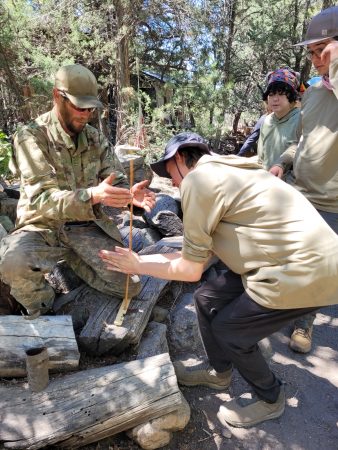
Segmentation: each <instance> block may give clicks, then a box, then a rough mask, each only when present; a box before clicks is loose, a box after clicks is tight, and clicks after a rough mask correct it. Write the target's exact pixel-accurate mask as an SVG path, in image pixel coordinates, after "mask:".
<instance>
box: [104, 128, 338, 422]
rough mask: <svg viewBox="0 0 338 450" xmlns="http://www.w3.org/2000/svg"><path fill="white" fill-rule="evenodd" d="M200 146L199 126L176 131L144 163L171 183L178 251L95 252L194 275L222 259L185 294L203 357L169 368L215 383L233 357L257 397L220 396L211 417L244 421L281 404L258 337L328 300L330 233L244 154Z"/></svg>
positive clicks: (335, 240)
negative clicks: (175, 194)
mask: <svg viewBox="0 0 338 450" xmlns="http://www.w3.org/2000/svg"><path fill="white" fill-rule="evenodd" d="M209 153H210V152H209V148H208V146H207V145H206V144H205V143H204V140H203V139H202V138H201V136H199V135H196V134H195V133H181V134H178V135H177V136H175V137H173V138H172V139H171V140H170V141H169V142H168V144H167V146H166V148H165V152H164V156H163V157H162V159H161V160H160V161H159V162H157V163H154V164H152V168H153V170H154V171H155V172H156V173H157V174H158V175H160V176H165V177H168V178H171V179H172V181H173V184H174V185H175V186H179V188H180V192H181V199H182V210H183V223H184V239H183V248H182V252H177V253H172V254H158V255H147V256H145V255H142V256H141V255H138V254H137V253H134V252H131V251H129V250H128V249H123V248H119V247H116V248H115V251H109V250H101V251H100V256H101V258H102V259H103V261H105V263H106V264H107V268H108V269H110V270H112V271H114V272H118V273H120V272H122V273H129V274H147V275H150V276H154V277H159V278H164V279H169V280H180V281H197V280H199V279H200V278H201V276H202V273H203V269H204V266H205V264H206V262H207V261H208V259H209V258H210V257H211V256H212V255H213V254H215V255H216V256H217V257H218V258H219V259H220V260H221V261H223V262H224V264H225V265H226V266H227V267H228V268H229V270H228V271H226V272H225V273H224V272H222V274H221V275H220V276H219V277H218V278H216V279H213V280H210V281H205V282H204V283H202V285H201V286H200V287H199V288H198V289H197V291H196V292H195V295H194V298H195V303H196V311H197V316H198V322H199V329H200V332H201V336H202V340H203V343H204V347H205V350H206V353H207V356H208V359H209V363H210V366H209V367H204V366H203V365H202V366H200V365H197V366H193V367H187V366H186V364H184V362H183V361H182V362H180V363H176V374H177V378H178V381H179V382H180V383H181V384H185V385H188V386H196V385H206V386H210V387H213V388H216V389H224V388H227V387H228V386H229V384H230V381H231V373H232V367H236V368H237V369H238V371H239V372H240V374H241V375H242V376H243V378H244V379H245V380H246V381H247V382H248V383H249V384H250V385H251V386H252V388H253V390H254V392H255V393H256V395H257V397H256V398H254V399H253V401H252V402H251V403H250V404H249V405H247V406H241V404H239V403H238V402H237V401H236V400H232V401H230V402H227V403H225V404H224V405H223V406H221V408H220V410H219V412H218V418H219V420H220V421H221V422H222V423H225V422H226V423H229V424H231V425H233V426H239V427H249V426H253V425H255V424H257V423H260V422H262V421H264V420H268V419H273V418H276V417H279V416H280V415H281V414H283V411H284V406H285V394H284V387H283V385H282V383H281V381H280V380H279V379H278V378H277V377H276V375H275V374H274V373H273V372H272V371H271V369H270V368H269V365H268V364H267V362H266V361H265V359H264V358H263V356H262V353H261V351H260V349H259V346H258V345H257V343H258V341H260V340H261V339H263V338H265V337H267V336H269V335H270V334H272V333H274V332H275V331H277V330H279V329H280V328H282V327H283V326H284V325H285V324H287V323H288V322H289V321H291V320H293V319H295V318H297V317H300V316H302V315H304V314H305V313H308V312H311V311H314V310H315V309H317V308H318V307H320V306H324V305H329V304H332V303H335V302H336V301H337V298H338V297H337V295H338V276H337V275H338V237H337V236H336V235H335V233H334V232H333V231H332V230H331V228H330V227H329V226H328V225H327V224H326V223H325V221H324V220H323V219H322V218H321V217H320V215H319V214H318V213H317V211H316V210H315V209H314V208H313V206H312V205H311V204H310V203H309V202H308V201H307V200H306V199H305V198H304V196H303V195H301V194H300V193H299V192H297V191H296V190H295V189H293V188H292V187H291V186H289V185H288V184H286V183H284V182H282V181H281V180H279V179H278V178H275V177H272V176H271V175H270V174H269V173H268V172H267V171H265V170H263V169H261V168H260V165H258V164H257V163H255V162H253V161H251V159H250V158H239V157H237V156H214V155H210V154H209ZM276 199H277V200H278V201H274V200H276ZM318 235H320V236H321V240H320V241H319V240H318ZM313 293H316V295H313Z"/></svg>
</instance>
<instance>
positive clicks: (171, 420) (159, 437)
mask: <svg viewBox="0 0 338 450" xmlns="http://www.w3.org/2000/svg"><path fill="white" fill-rule="evenodd" d="M189 420H190V406H189V404H188V403H187V401H186V400H185V398H184V397H183V395H182V406H181V407H180V408H179V409H177V410H176V411H174V412H172V413H170V414H167V415H164V416H162V417H159V418H158V419H153V420H150V421H149V422H146V423H144V424H141V425H139V426H137V427H135V428H133V429H131V430H129V431H127V435H128V436H129V437H130V438H131V439H133V440H134V441H135V442H137V444H138V445H139V446H140V447H141V448H143V449H146V450H153V449H156V448H161V447H163V446H165V445H167V444H169V442H170V440H171V438H172V433H173V432H174V431H179V430H183V428H184V427H185V426H186V425H187V423H188V422H189Z"/></svg>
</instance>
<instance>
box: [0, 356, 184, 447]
mask: <svg viewBox="0 0 338 450" xmlns="http://www.w3.org/2000/svg"><path fill="white" fill-rule="evenodd" d="M181 405H182V399H181V393H180V390H179V388H178V386H177V380H176V376H175V372H174V367H173V365H172V363H171V361H170V358H169V355H168V354H167V353H164V354H162V355H157V356H153V357H150V358H146V359H141V360H137V361H131V362H127V363H122V364H116V365H113V366H107V367H102V368H98V369H90V370H86V371H83V372H77V373H74V374H70V375H65V376H64V377H63V378H57V379H54V380H52V381H50V383H49V385H48V386H47V388H46V389H45V390H44V391H43V392H39V393H31V392H30V391H28V390H27V389H25V386H21V387H20V386H19V387H8V386H4V387H1V386H0V442H3V445H4V447H5V448H13V449H25V450H32V449H39V448H42V447H44V446H46V445H51V444H55V443H58V446H61V447H71V448H76V447H79V446H83V445H86V444H89V443H91V442H96V441H98V440H100V439H103V438H106V437H108V436H112V435H114V434H116V433H119V432H121V431H124V430H127V429H130V428H133V427H135V426H137V425H139V424H141V423H144V422H146V421H147V420H151V419H154V418H157V417H161V416H163V415H165V414H168V413H170V412H172V411H175V410H177V409H178V408H180V406H181Z"/></svg>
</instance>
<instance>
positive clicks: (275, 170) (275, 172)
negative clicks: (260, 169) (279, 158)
mask: <svg viewBox="0 0 338 450" xmlns="http://www.w3.org/2000/svg"><path fill="white" fill-rule="evenodd" d="M269 172H270V173H272V175H274V176H275V177H278V178H282V176H283V175H284V170H283V169H282V168H281V167H280V166H272V167H271V169H270V170H269Z"/></svg>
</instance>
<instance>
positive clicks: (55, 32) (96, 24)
mask: <svg viewBox="0 0 338 450" xmlns="http://www.w3.org/2000/svg"><path fill="white" fill-rule="evenodd" d="M333 4H334V2H331V1H326V0H324V1H323V0H321V1H316V0H270V1H269V2H266V1H263V0H250V1H248V0H133V1H131V0H109V1H107V0H82V1H79V0H2V1H1V3H0V92H1V94H0V95H1V98H0V175H2V176H3V177H6V176H8V168H7V163H8V158H9V155H10V152H11V138H12V136H13V133H14V132H15V130H16V129H17V127H18V126H20V125H22V124H23V123H27V122H28V121H29V120H31V119H34V118H35V117H36V116H37V115H39V114H41V113H43V112H46V111H47V110H48V109H50V107H51V106H52V96H51V92H52V88H53V77H54V74H55V72H56V71H57V69H58V68H59V67H60V66H61V65H64V64H73V63H80V64H83V65H85V66H86V67H88V68H89V69H90V70H91V71H92V72H93V73H94V74H95V75H96V77H97V79H98V82H99V87H100V98H101V100H102V102H103V104H104V110H103V111H101V112H100V114H96V115H95V116H94V117H93V122H94V124H95V125H97V126H99V127H100V128H101V129H102V131H103V132H104V133H105V134H106V136H107V137H108V138H109V140H110V142H111V143H112V144H113V145H115V144H125V143H128V144H130V145H137V146H139V147H141V148H142V149H143V152H144V156H146V158H147V160H148V161H149V160H150V161H151V160H155V159H156V158H157V157H158V156H159V154H160V153H161V152H162V151H163V147H164V144H165V142H166V141H167V140H168V138H170V136H172V135H173V134H174V133H177V132H179V131H182V130H187V129H189V130H193V131H197V132H198V133H200V134H202V135H203V136H204V137H206V138H207V139H209V141H210V142H215V140H217V139H219V138H220V136H223V135H226V134H228V133H231V132H236V131H237V127H238V124H239V123H240V121H242V122H243V123H244V122H246V123H248V122H249V121H250V120H254V121H255V120H257V118H258V117H259V115H260V114H261V112H262V111H261V108H262V105H261V89H264V87H265V77H266V74H267V73H268V72H269V71H270V70H273V69H275V68H277V67H282V66H286V65H287V66H289V67H291V68H293V69H295V70H296V71H298V72H300V74H301V80H302V81H307V80H308V79H309V78H310V77H311V76H312V75H315V74H314V73H311V63H310V61H308V60H307V59H306V58H305V50H304V49H303V47H294V46H293V44H295V43H296V42H299V41H301V40H302V38H303V36H304V35H305V32H306V28H307V25H308V23H309V20H310V19H311V17H312V16H313V15H314V14H316V13H317V12H319V11H320V10H321V9H324V8H327V7H329V6H332V5H333Z"/></svg>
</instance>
